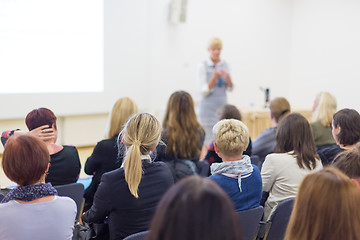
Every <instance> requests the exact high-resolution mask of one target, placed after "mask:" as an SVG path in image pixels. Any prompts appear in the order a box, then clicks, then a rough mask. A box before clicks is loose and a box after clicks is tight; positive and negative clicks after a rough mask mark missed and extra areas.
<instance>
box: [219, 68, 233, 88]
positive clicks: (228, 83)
mask: <svg viewBox="0 0 360 240" xmlns="http://www.w3.org/2000/svg"><path fill="white" fill-rule="evenodd" d="M221 72H222V75H223V76H224V77H225V81H226V82H227V85H228V87H230V88H232V87H233V83H232V80H231V77H230V74H229V72H228V71H226V70H221Z"/></svg>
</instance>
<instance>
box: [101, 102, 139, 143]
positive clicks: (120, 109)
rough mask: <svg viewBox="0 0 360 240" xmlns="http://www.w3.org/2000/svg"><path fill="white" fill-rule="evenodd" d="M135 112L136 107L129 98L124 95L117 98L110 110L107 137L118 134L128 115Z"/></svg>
mask: <svg viewBox="0 0 360 240" xmlns="http://www.w3.org/2000/svg"><path fill="white" fill-rule="evenodd" d="M137 112H138V107H137V105H136V103H135V102H134V101H133V100H131V98H128V97H125V98H120V99H118V100H117V101H116V102H115V104H114V106H113V108H112V111H111V115H110V124H109V131H108V134H107V138H112V137H114V136H115V135H118V134H119V133H120V131H121V130H122V129H123V126H124V124H125V123H126V121H127V120H128V119H129V117H131V116H132V115H133V114H135V113H137Z"/></svg>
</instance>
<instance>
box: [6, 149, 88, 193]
mask: <svg viewBox="0 0 360 240" xmlns="http://www.w3.org/2000/svg"><path fill="white" fill-rule="evenodd" d="M93 148H94V147H93V146H92V147H80V148H78V151H79V157H80V161H81V172H80V178H86V177H89V175H87V174H85V172H84V165H85V162H86V159H87V158H88V157H89V156H90V155H91V153H92V151H93ZM0 160H1V157H0ZM0 162H1V161H0ZM10 185H16V184H15V183H14V182H12V181H10V180H9V179H8V178H7V177H6V176H5V174H4V172H3V170H2V168H0V187H1V188H5V187H6V186H10Z"/></svg>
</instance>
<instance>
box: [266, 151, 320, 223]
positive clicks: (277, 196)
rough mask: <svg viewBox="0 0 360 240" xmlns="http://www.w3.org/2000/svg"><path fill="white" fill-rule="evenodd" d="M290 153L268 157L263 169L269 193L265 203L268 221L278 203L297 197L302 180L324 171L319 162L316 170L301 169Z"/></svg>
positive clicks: (274, 154) (273, 154)
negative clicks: (313, 173) (309, 175)
mask: <svg viewBox="0 0 360 240" xmlns="http://www.w3.org/2000/svg"><path fill="white" fill-rule="evenodd" d="M291 154H292V152H290V153H272V154H269V155H267V157H266V158H265V161H264V164H263V166H262V168H261V177H262V181H263V191H264V192H269V197H268V199H267V201H266V203H265V209H264V211H265V213H264V219H267V218H268V217H269V216H270V215H271V213H272V212H273V210H275V208H276V206H277V205H278V203H280V202H281V201H282V200H284V199H287V198H290V197H295V196H296V193H297V191H298V189H299V186H300V183H301V181H302V179H303V178H304V177H305V176H306V175H307V174H309V173H312V172H315V171H319V170H321V169H322V164H321V162H320V161H319V160H317V164H316V167H315V168H314V169H307V168H300V167H299V166H298V164H297V160H296V157H295V156H293V155H291Z"/></svg>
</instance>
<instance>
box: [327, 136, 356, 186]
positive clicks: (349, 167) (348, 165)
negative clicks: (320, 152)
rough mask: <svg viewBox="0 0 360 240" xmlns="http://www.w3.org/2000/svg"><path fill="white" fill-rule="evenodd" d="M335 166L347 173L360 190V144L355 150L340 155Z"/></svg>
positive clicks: (334, 162) (335, 161) (334, 163)
mask: <svg viewBox="0 0 360 240" xmlns="http://www.w3.org/2000/svg"><path fill="white" fill-rule="evenodd" d="M333 166H334V167H336V168H338V169H340V170H341V171H342V172H343V173H345V174H346V175H347V176H348V177H349V178H351V180H352V181H353V182H354V183H355V184H356V185H357V186H358V187H359V188H360V142H359V143H357V144H356V146H355V147H354V148H352V149H349V150H346V151H344V152H342V153H340V154H338V155H337V156H336V157H335V159H334V161H333Z"/></svg>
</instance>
